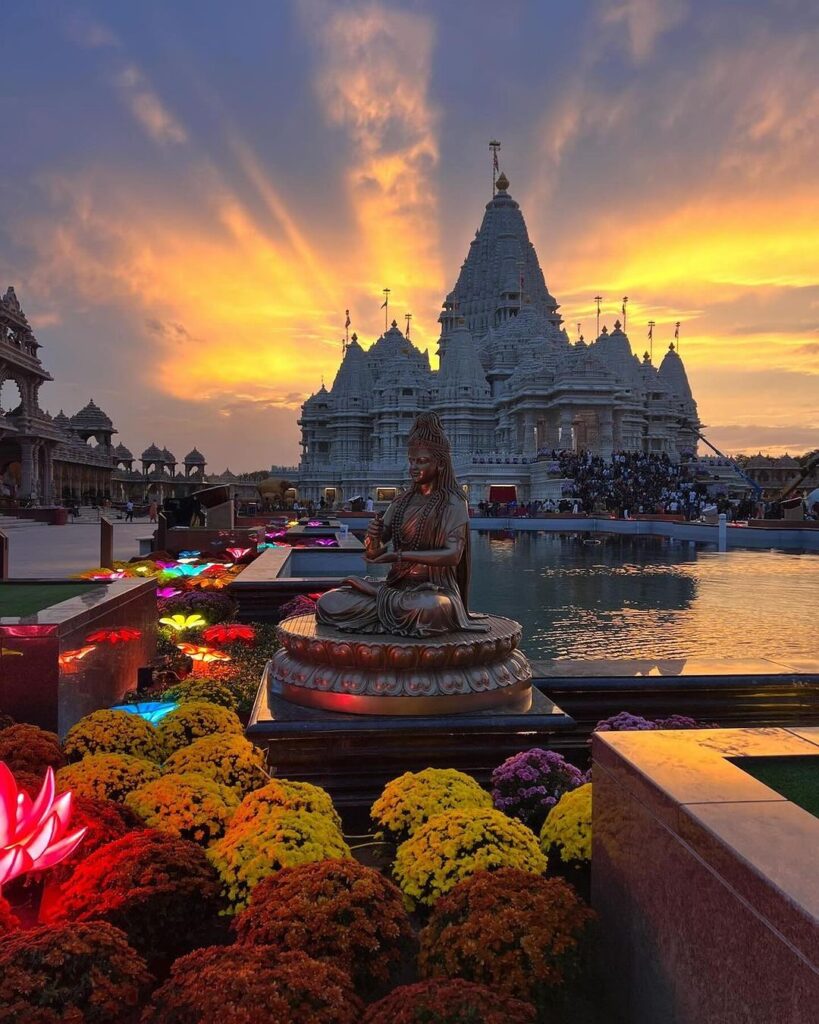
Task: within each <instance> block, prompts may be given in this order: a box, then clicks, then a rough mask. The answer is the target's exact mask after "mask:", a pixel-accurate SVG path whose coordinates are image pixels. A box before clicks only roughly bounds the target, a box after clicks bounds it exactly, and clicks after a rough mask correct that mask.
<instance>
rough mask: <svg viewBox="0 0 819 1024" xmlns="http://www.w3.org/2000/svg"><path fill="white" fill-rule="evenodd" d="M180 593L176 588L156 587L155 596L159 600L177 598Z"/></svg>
mask: <svg viewBox="0 0 819 1024" xmlns="http://www.w3.org/2000/svg"><path fill="white" fill-rule="evenodd" d="M181 593H182V591H181V590H178V589H177V588H176V587H157V588H156V596H157V597H161V598H168V597H178V596H179V595H180V594H181Z"/></svg>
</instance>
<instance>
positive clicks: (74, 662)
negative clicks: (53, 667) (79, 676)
mask: <svg viewBox="0 0 819 1024" xmlns="http://www.w3.org/2000/svg"><path fill="white" fill-rule="evenodd" d="M96 649H97V645H96V644H86V645H85V647H75V648H74V649H73V650H71V651H63V653H62V654H61V655H60V656H59V657H58V658H57V661H58V663H59V665H60V668H64V669H66V671H68V672H76V671H77V669H78V668H79V665H78V662H80V661H82V659H83V658H85V657H87V656H88V655H89V654H90V653H91V652H92V651H96Z"/></svg>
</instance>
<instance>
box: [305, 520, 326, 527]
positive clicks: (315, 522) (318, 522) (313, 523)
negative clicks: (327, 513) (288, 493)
mask: <svg viewBox="0 0 819 1024" xmlns="http://www.w3.org/2000/svg"><path fill="white" fill-rule="evenodd" d="M307 525H308V526H321V525H322V523H321V520H320V519H308V520H307Z"/></svg>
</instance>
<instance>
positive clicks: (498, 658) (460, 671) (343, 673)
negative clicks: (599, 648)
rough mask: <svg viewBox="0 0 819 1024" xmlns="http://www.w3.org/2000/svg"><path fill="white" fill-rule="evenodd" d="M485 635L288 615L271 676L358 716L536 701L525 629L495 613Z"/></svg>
mask: <svg viewBox="0 0 819 1024" xmlns="http://www.w3.org/2000/svg"><path fill="white" fill-rule="evenodd" d="M484 621H485V624H486V625H487V626H488V627H489V629H488V631H487V632H485V633H472V632H457V633H446V634H444V635H442V636H436V637H426V638H417V637H402V636H391V635H388V634H381V633H344V632H343V631H342V630H340V629H335V628H333V627H332V626H324V625H319V624H318V623H317V622H316V620H315V617H314V616H313V615H309V614H308V615H296V616H294V617H293V618H291V619H285V620H284V622H282V623H281V624H280V625H279V627H278V630H277V633H278V637H279V642H280V643H281V648H280V649H279V650H278V651H277V652H276V654H275V655H274V656H273V658H272V660H271V662H270V667H269V671H268V678H269V680H270V683H271V687H272V688H273V689H274V692H275V693H276V694H277V695H279V696H282V697H284V698H285V699H287V700H289V701H292V702H293V703H294V704H302V705H306V706H307V707H315V708H324V709H325V710H327V711H346V712H349V713H351V714H357V715H441V714H443V715H448V714H457V713H459V712H469V711H482V710H485V709H487V708H510V709H514V710H516V711H525V710H527V709H528V708H529V706H530V704H531V700H532V670H531V667H530V665H529V662H528V661H527V660H526V657H525V656H524V655H523V654H522V653H521V652H520V651H519V650H518V649H517V646H518V644H519V643H520V638H521V627H520V624H519V623H517V622H513V621H512V619H505V618H502V617H501V616H498V615H489V616H487V617H486V619H485V620H484Z"/></svg>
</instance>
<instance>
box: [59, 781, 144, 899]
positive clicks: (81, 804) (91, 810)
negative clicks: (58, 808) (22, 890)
mask: <svg viewBox="0 0 819 1024" xmlns="http://www.w3.org/2000/svg"><path fill="white" fill-rule="evenodd" d="M143 827H144V826H143V824H142V821H141V819H140V818H139V817H138V816H137V815H136V814H133V813H132V812H131V811H129V810H128V809H127V808H126V807H124V806H123V805H122V804H117V803H114V801H113V800H97V799H95V798H94V797H89V796H78V797H75V799H74V806H73V811H72V814H71V828H72V829H75V828H84V829H86V833H85V835H84V836H83V837H82V842H81V843H80V845H79V846H78V847H77V849H76V850H75V851H74V852H73V853H72V854H71V856H70V857H67V858H66V859H65V860H63V861H60V863H59V864H57V865H56V866H55V867H53V868H52V869H51V870H50V871H49V872H48V875H47V877H48V878H49V879H50V880H51V881H54V882H59V883H62V882H65V880H66V879H67V878H69V877H70V876H71V875H72V874H73V873H74V871H75V870H76V868H77V865H78V864H80V862H81V861H84V860H85V858H86V857H88V856H90V855H91V854H92V853H93V852H94V850H98V849H99V848H100V847H101V846H104V845H105V844H106V843H112V842H113V841H114V840H115V839H121V838H122V837H123V836H124V835H126V834H127V833H128V832H133V831H135V830H136V829H141V828H143Z"/></svg>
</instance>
